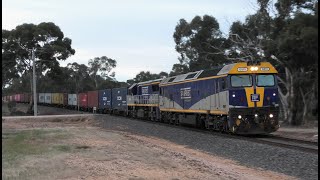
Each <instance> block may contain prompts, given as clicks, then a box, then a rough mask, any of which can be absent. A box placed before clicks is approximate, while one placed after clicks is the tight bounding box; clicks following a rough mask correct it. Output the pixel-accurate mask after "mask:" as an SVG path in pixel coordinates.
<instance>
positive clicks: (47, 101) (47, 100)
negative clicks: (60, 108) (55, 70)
mask: <svg viewBox="0 0 320 180" xmlns="http://www.w3.org/2000/svg"><path fill="white" fill-rule="evenodd" d="M44 96H45V100H44V103H46V104H51V97H52V95H51V93H45V94H44Z"/></svg>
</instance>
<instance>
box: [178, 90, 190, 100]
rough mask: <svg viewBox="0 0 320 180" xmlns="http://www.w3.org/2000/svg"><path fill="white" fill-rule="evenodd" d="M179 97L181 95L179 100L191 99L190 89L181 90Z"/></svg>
mask: <svg viewBox="0 0 320 180" xmlns="http://www.w3.org/2000/svg"><path fill="white" fill-rule="evenodd" d="M180 95H181V99H190V98H191V87H188V88H181V89H180Z"/></svg>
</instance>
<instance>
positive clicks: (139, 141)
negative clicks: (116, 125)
mask: <svg viewBox="0 0 320 180" xmlns="http://www.w3.org/2000/svg"><path fill="white" fill-rule="evenodd" d="M2 145H3V147H5V148H3V149H2V159H3V160H2V164H3V173H2V178H4V179H294V178H293V177H290V176H286V175H283V174H280V173H275V172H271V171H264V170H261V169H252V168H248V167H245V166H241V165H239V164H237V163H236V162H234V161H231V160H228V159H224V158H221V157H217V156H213V155H209V154H207V153H204V152H201V151H198V150H194V149H190V148H188V147H184V146H181V145H177V144H174V143H172V142H169V141H165V140H162V139H158V138H154V137H146V136H141V135H137V134H132V133H127V132H120V131H115V130H112V129H102V128H100V127H99V126H98V125H97V122H96V121H95V120H94V116H80V117H78V116H67V117H61V116H53V117H42V118H37V119H32V118H29V119H28V118H4V120H3V121H2Z"/></svg>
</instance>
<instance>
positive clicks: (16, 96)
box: [14, 94, 20, 102]
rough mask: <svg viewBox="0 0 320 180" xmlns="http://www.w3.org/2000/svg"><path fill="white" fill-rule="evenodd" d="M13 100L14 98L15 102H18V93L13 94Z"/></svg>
mask: <svg viewBox="0 0 320 180" xmlns="http://www.w3.org/2000/svg"><path fill="white" fill-rule="evenodd" d="M14 100H15V101H16V102H20V94H16V95H14Z"/></svg>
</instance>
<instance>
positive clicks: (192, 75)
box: [160, 62, 278, 85]
mask: <svg viewBox="0 0 320 180" xmlns="http://www.w3.org/2000/svg"><path fill="white" fill-rule="evenodd" d="M252 67H255V68H256V69H254V70H251V68H252ZM253 73H260V74H261V73H278V72H277V70H276V69H275V68H274V67H273V66H272V65H271V64H270V63H269V62H259V63H256V64H251V63H247V62H241V63H233V64H228V65H225V66H219V67H215V68H212V69H209V70H200V71H195V72H189V73H186V74H181V75H177V76H172V77H167V78H164V79H163V80H162V81H161V83H160V85H165V84H171V83H175V82H181V81H186V80H196V79H202V78H207V77H213V76H225V75H228V74H253Z"/></svg>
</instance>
